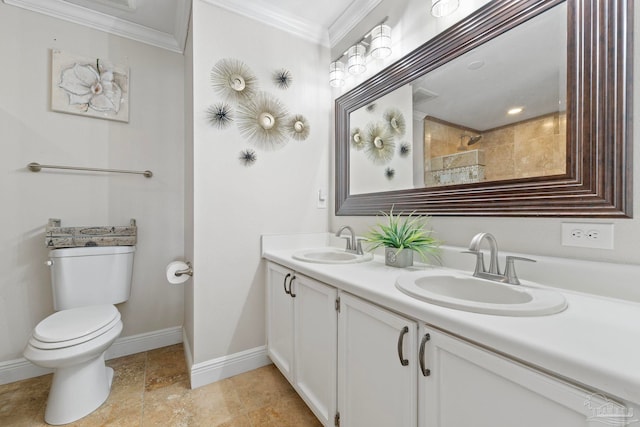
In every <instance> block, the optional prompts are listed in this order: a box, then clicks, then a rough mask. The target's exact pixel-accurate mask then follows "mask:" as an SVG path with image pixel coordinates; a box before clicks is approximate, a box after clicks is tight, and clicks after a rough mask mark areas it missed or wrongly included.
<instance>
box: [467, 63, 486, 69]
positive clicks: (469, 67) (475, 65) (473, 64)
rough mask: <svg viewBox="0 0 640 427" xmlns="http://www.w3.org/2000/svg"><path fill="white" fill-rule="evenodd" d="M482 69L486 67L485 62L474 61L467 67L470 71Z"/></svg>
mask: <svg viewBox="0 0 640 427" xmlns="http://www.w3.org/2000/svg"><path fill="white" fill-rule="evenodd" d="M482 67H484V61H473V62H471V63H469V65H467V68H468V69H469V70H478V69H480V68H482Z"/></svg>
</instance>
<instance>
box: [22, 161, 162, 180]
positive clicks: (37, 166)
mask: <svg viewBox="0 0 640 427" xmlns="http://www.w3.org/2000/svg"><path fill="white" fill-rule="evenodd" d="M27 168H28V169H29V170H30V171H31V172H40V170H41V169H68V170H76V171H92V172H113V173H133V174H137V175H144V176H145V177H146V178H151V177H152V176H153V172H151V171H149V170H147V171H129V170H122V169H100V168H83V167H79V166H54V165H41V164H40V163H36V162H32V163H29V164H28V165H27Z"/></svg>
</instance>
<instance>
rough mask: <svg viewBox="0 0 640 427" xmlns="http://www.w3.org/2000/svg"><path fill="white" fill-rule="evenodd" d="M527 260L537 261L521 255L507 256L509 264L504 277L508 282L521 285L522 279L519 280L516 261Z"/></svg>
mask: <svg viewBox="0 0 640 427" xmlns="http://www.w3.org/2000/svg"><path fill="white" fill-rule="evenodd" d="M516 260H518V261H527V262H537V261H536V260H535V259H531V258H525V257H521V256H511V255H508V256H507V266H506V267H505V268H504V277H505V279H507V283H510V284H512V285H519V284H520V280H518V276H517V275H516V267H515V262H514V261H516Z"/></svg>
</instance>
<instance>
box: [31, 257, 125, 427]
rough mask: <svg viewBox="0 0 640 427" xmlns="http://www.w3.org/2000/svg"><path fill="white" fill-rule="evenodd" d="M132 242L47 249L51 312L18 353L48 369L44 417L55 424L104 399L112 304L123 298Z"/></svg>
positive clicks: (115, 321)
mask: <svg viewBox="0 0 640 427" xmlns="http://www.w3.org/2000/svg"><path fill="white" fill-rule="evenodd" d="M134 252H135V246H90V247H74V248H60V249H53V250H51V251H49V260H48V261H47V262H46V264H47V265H48V266H49V267H50V268H51V288H52V290H53V308H54V310H56V312H55V313H54V314H52V315H51V316H49V317H47V318H46V319H44V320H42V321H41V322H40V323H38V325H37V326H36V327H35V328H34V330H33V334H32V336H31V338H30V339H29V342H28V343H27V346H26V348H25V350H24V353H23V354H24V357H25V358H26V359H27V360H29V361H31V362H33V363H34V364H35V365H38V366H42V367H45V368H51V369H53V381H52V383H51V390H49V398H48V400H47V409H46V410H45V415H44V420H45V421H46V422H47V423H48V424H53V425H60V424H68V423H71V422H74V421H76V420H78V419H80V418H82V417H84V416H86V415H89V414H90V413H91V412H93V411H95V410H96V409H97V408H98V407H99V406H100V405H102V403H104V402H105V401H106V400H107V398H108V397H109V392H110V391H111V382H112V381H113V369H111V368H109V367H107V366H105V363H104V355H105V352H106V351H107V349H108V348H109V347H110V346H111V344H113V342H114V341H115V340H116V338H118V336H120V333H121V332H122V320H120V312H119V311H118V309H117V308H116V307H115V305H114V304H120V303H123V302H125V301H127V300H128V299H129V296H130V294H131V279H132V275H133V254H134Z"/></svg>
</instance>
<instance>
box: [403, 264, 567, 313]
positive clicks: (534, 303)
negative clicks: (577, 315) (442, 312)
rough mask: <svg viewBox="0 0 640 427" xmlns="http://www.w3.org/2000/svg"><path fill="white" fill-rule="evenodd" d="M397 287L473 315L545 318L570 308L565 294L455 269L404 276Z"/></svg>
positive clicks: (431, 301)
mask: <svg viewBox="0 0 640 427" xmlns="http://www.w3.org/2000/svg"><path fill="white" fill-rule="evenodd" d="M396 287H397V288H398V289H399V290H400V291H402V292H404V293H405V294H407V295H409V296H411V297H413V298H416V299H419V300H422V301H426V302H429V303H432V304H436V305H441V306H444V307H449V308H454V309H457V310H464V311H471V312H474V313H483V314H497V315H502V316H544V315H547V314H554V313H558V312H560V311H562V310H564V309H565V308H567V301H566V299H565V297H564V295H562V294H561V293H559V292H556V291H554V290H551V289H542V288H537V287H535V286H529V285H526V284H523V285H509V284H505V283H499V282H494V281H491V280H486V279H480V278H478V277H473V275H472V274H471V273H466V272H463V271H456V270H452V271H447V270H433V271H414V272H411V273H407V274H403V275H401V276H399V277H398V279H397V280H396Z"/></svg>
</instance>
